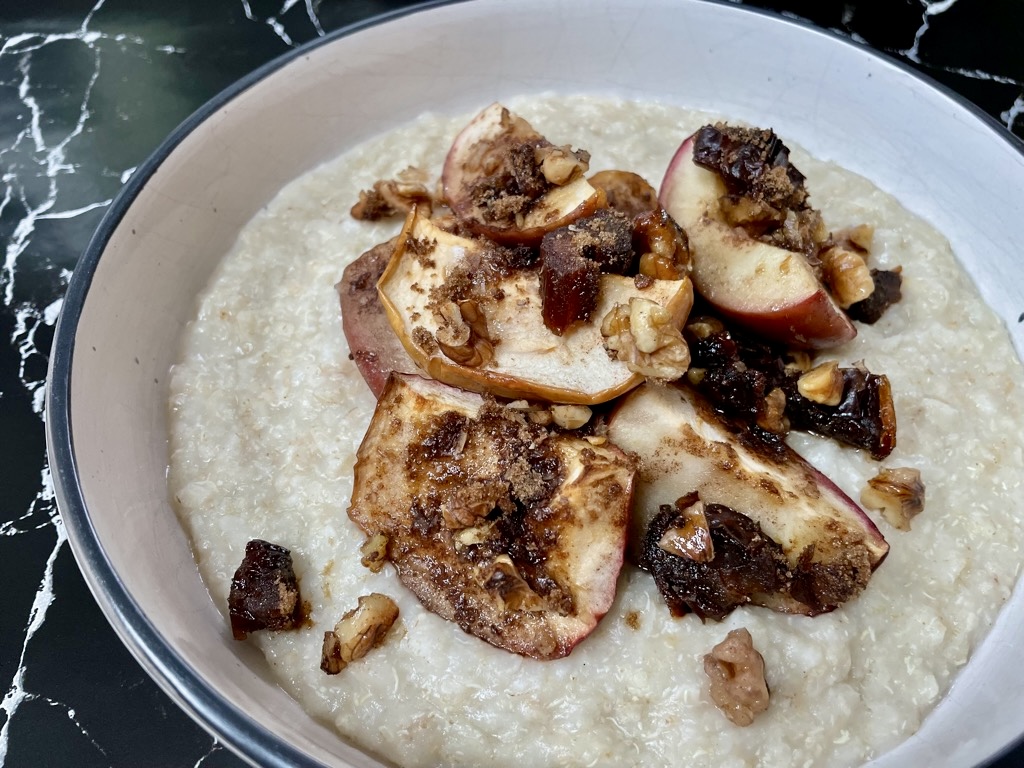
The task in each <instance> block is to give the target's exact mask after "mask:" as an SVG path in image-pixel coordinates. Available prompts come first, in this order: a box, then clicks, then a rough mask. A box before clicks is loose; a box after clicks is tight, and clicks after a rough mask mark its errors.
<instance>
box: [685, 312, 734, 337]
mask: <svg viewBox="0 0 1024 768" xmlns="http://www.w3.org/2000/svg"><path fill="white" fill-rule="evenodd" d="M686 330H687V332H688V333H690V334H691V335H692V336H693V337H694V338H695V339H706V338H708V337H710V336H713V335H714V334H716V333H722V332H723V331H724V330H725V326H724V325H723V324H722V321H721V320H719V319H718V318H717V317H710V316H708V315H702V316H701V317H698V318H696V319H695V320H691V321H690V322H688V323H687V324H686Z"/></svg>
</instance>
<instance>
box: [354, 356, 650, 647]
mask: <svg viewBox="0 0 1024 768" xmlns="http://www.w3.org/2000/svg"><path fill="white" fill-rule="evenodd" d="M634 475H635V467H634V464H633V462H632V460H631V459H629V458H628V457H627V456H626V455H625V454H624V453H623V452H622V451H620V450H618V449H617V448H615V447H613V446H612V445H610V444H609V443H607V442H605V441H603V440H600V439H597V438H590V439H587V438H582V437H577V436H574V435H573V434H571V433H557V432H550V431H549V430H548V429H547V428H545V427H542V426H539V425H537V424H535V423H533V422H532V421H530V420H528V419H527V418H526V417H525V415H524V413H523V412H522V411H517V410H514V409H512V408H509V407H507V406H502V405H498V404H497V403H495V402H494V401H493V400H490V399H487V398H484V397H482V396H480V395H478V394H475V393H471V392H465V391H463V390H459V389H455V388H453V387H448V386H446V385H444V384H441V383H440V382H436V381H432V380H429V379H424V378H422V377H419V376H410V375H398V374H394V375H392V376H391V378H390V379H389V381H388V383H387V386H386V387H385V389H384V392H383V393H382V395H381V397H380V400H379V401H378V403H377V410H376V412H375V413H374V416H373V419H372V420H371V422H370V426H369V429H368V430H367V432H366V436H365V437H364V438H363V442H362V445H361V446H360V447H359V451H358V453H357V460H356V465H355V483H354V488H353V492H352V504H351V506H350V507H349V510H348V514H349V517H350V518H351V519H352V520H353V521H354V522H355V523H356V524H357V525H358V526H359V527H360V528H361V529H362V530H363V532H364V533H366V534H367V536H370V537H373V536H377V535H382V536H384V537H386V540H387V543H386V547H385V552H386V557H387V559H388V560H389V561H390V562H391V563H393V564H394V566H395V568H396V569H397V571H398V576H399V578H400V579H401V581H402V583H403V584H405V586H407V587H408V588H409V589H410V590H412V591H413V592H414V593H415V594H416V596H417V597H418V598H419V599H420V601H421V602H422V603H423V605H424V606H426V607H427V608H428V609H429V610H431V611H433V612H434V613H436V614H438V615H439V616H442V617H443V618H445V619H447V620H449V621H454V622H455V623H457V624H458V625H459V626H460V627H461V628H462V629H463V630H465V631H466V632H469V633H470V634H473V635H476V636H477V637H479V638H481V639H483V640H486V641H487V642H488V643H491V644H492V645H495V646H497V647H499V648H504V649H506V650H509V651H512V652H513V653H518V654H521V655H524V656H531V657H534V658H538V659H555V658H559V657H562V656H565V655H567V654H568V653H569V652H570V651H572V649H573V647H574V646H575V645H576V644H577V643H579V642H580V641H581V640H582V639H583V638H584V637H586V636H587V635H588V634H589V633H590V632H591V631H592V630H593V629H594V627H595V626H596V625H597V623H598V621H599V620H600V618H601V617H602V616H603V615H604V614H605V613H606V612H607V611H608V609H609V607H610V606H611V603H612V600H613V598H614V596H615V586H616V581H617V579H618V574H619V570H620V569H621V567H622V561H623V550H624V548H625V542H626V530H627V528H628V519H629V508H630V502H631V499H632V495H633V479H634Z"/></svg>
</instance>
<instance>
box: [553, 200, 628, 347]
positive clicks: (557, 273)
mask: <svg viewBox="0 0 1024 768" xmlns="http://www.w3.org/2000/svg"><path fill="white" fill-rule="evenodd" d="M540 261H541V270H540V297H541V316H542V317H543V319H544V325H545V326H547V328H548V330H550V331H551V332H552V333H554V334H556V335H558V336H561V335H562V334H563V333H565V332H566V330H568V329H569V327H570V326H571V325H572V324H573V323H576V322H586V321H587V320H589V319H590V315H591V313H592V312H593V311H594V309H595V308H596V307H597V299H598V292H599V289H600V285H599V282H600V276H601V273H609V272H612V273H616V274H623V273H624V272H626V271H627V270H629V269H631V268H632V267H633V261H634V254H633V232H632V222H631V221H630V219H629V217H628V216H626V215H625V214H623V213H621V212H619V211H611V210H600V211H598V212H597V213H595V214H593V215H592V216H587V217H586V218H583V219H580V220H579V221H576V222H574V223H572V224H569V225H568V226H565V227H560V228H558V229H556V230H554V231H552V232H548V233H547V234H546V235H544V239H543V240H541V243H540Z"/></svg>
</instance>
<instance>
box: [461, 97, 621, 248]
mask: <svg viewBox="0 0 1024 768" xmlns="http://www.w3.org/2000/svg"><path fill="white" fill-rule="evenodd" d="M523 142H526V143H530V144H533V145H546V146H550V142H548V141H547V140H546V139H545V138H544V137H543V136H541V135H540V134H539V133H537V132H536V131H535V130H534V129H533V128H532V127H531V126H530V124H529V123H527V122H526V121H525V120H523V119H522V118H521V117H519V116H517V115H514V114H512V113H511V112H509V111H508V109H506V108H505V107H503V106H502V105H501V104H497V103H495V104H491V105H490V106H489V107H487V108H485V109H484V110H483V111H482V112H480V114H478V115H477V116H476V117H474V118H473V119H472V120H471V121H470V122H469V124H468V125H467V126H466V127H465V128H463V130H462V131H461V132H460V133H459V134H458V136H456V137H455V140H454V141H453V142H452V146H451V148H450V149H449V151H448V156H447V157H446V158H445V162H444V167H443V169H442V173H441V183H442V186H443V188H444V196H445V199H446V200H447V201H448V204H449V206H451V209H452V212H453V213H454V214H455V215H456V217H458V219H459V220H460V221H461V222H462V223H463V224H464V225H465V226H467V227H468V228H469V229H470V230H471V231H473V232H474V233H476V234H479V235H484V236H486V237H488V238H490V239H491V240H494V241H495V242H498V243H505V244H516V245H518V244H525V245H536V244H537V243H539V242H540V240H541V238H542V237H544V235H545V234H546V233H547V232H551V231H552V230H555V229H558V228H559V227H564V226H566V225H567V224H570V223H572V222H573V221H575V220H576V219H579V218H582V217H584V216H589V215H590V214H592V213H593V212H594V211H595V210H597V208H598V206H599V205H600V204H601V202H602V196H601V194H600V193H599V192H598V190H597V189H595V188H594V187H593V186H591V184H590V183H589V182H588V181H587V180H586V178H585V177H584V176H583V174H582V173H580V174H578V176H574V177H573V178H572V179H571V180H568V181H567V182H566V183H564V184H560V185H554V186H550V187H549V188H548V189H547V190H546V191H545V192H543V194H541V195H539V196H538V197H537V198H536V199H534V200H533V201H532V202H531V203H530V205H529V206H528V207H526V209H525V210H524V211H523V212H522V213H521V214H520V215H518V216H516V217H514V218H513V219H512V220H506V217H504V216H500V215H494V212H493V211H488V210H487V209H486V207H482V206H481V205H480V204H479V202H478V201H477V199H476V194H475V189H474V187H475V185H476V184H477V182H479V181H480V179H482V178H483V177H485V176H486V175H487V174H488V173H490V172H493V169H492V166H498V165H500V162H501V153H502V152H503V151H505V150H506V149H507V148H508V146H509V145H510V144H513V143H523Z"/></svg>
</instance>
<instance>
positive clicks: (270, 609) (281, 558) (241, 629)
mask: <svg viewBox="0 0 1024 768" xmlns="http://www.w3.org/2000/svg"><path fill="white" fill-rule="evenodd" d="M228 614H229V616H230V618H231V634H232V635H233V636H234V638H235V639H236V640H244V639H245V638H246V637H247V636H248V635H249V633H250V632H256V631H258V630H261V629H271V630H282V629H295V628H296V627H299V626H301V625H302V624H303V623H304V622H305V620H306V608H305V605H304V604H303V602H302V598H301V596H300V595H299V582H298V579H297V578H296V576H295V571H294V569H293V567H292V556H291V552H290V551H289V550H287V549H285V548H284V547H282V546H279V545H277V544H271V543H270V542H267V541H263V540H262V539H253V540H252V541H250V542H249V543H248V544H246V545H245V557H244V558H243V560H242V564H241V565H240V566H239V567H238V570H237V571H235V575H234V578H232V580H231V590H230V592H229V594H228Z"/></svg>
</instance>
